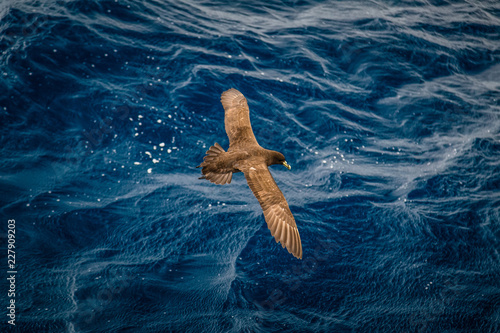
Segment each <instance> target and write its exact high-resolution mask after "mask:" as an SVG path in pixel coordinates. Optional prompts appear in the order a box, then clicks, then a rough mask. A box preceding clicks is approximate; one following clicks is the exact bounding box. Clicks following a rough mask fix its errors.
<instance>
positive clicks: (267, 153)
mask: <svg viewBox="0 0 500 333" xmlns="http://www.w3.org/2000/svg"><path fill="white" fill-rule="evenodd" d="M221 103H222V106H223V107H224V111H225V116H224V125H225V128H226V133H227V136H228V137H229V149H228V150H227V151H225V150H224V149H223V148H222V147H221V146H220V145H219V144H218V143H215V144H214V145H213V146H212V147H210V148H209V149H208V151H207V152H206V155H205V157H204V158H203V163H201V164H200V165H199V166H198V168H199V167H201V168H202V169H201V173H202V174H203V176H202V177H200V179H208V180H209V181H211V182H212V183H215V184H219V185H223V184H229V183H231V179H232V177H233V173H236V172H240V171H241V172H243V174H244V175H245V178H246V180H247V183H248V186H249V187H250V189H251V190H252V192H253V194H254V195H255V197H256V198H257V200H258V201H259V203H260V206H261V207H262V210H263V212H264V218H265V219H266V222H267V226H268V228H269V230H270V231H271V235H272V236H273V237H274V239H275V240H276V242H280V243H281V246H283V247H286V249H287V250H288V252H290V253H291V254H292V255H293V256H295V257H296V258H298V259H302V243H301V241H300V235H299V230H298V229H297V224H296V223H295V219H294V218H293V215H292V212H291V211H290V208H289V207H288V203H287V201H286V199H285V197H284V196H283V193H282V192H281V190H280V189H279V187H278V185H276V182H275V181H274V179H273V176H272V175H271V173H270V172H269V169H268V167H269V166H270V165H273V164H282V165H284V166H285V167H286V168H287V169H288V170H290V169H291V167H290V165H288V163H287V162H286V160H285V156H283V154H281V153H279V152H277V151H273V150H268V149H264V148H262V147H261V146H260V145H259V144H258V143H257V139H255V135H254V134H253V131H252V125H251V124H250V110H249V109H248V104H247V100H246V98H245V96H243V94H242V93H241V92H239V91H238V90H236V89H229V90H227V91H225V92H223V93H222V95H221Z"/></svg>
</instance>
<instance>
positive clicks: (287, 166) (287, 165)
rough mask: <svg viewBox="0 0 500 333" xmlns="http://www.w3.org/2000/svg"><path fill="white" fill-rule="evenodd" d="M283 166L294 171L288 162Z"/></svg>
mask: <svg viewBox="0 0 500 333" xmlns="http://www.w3.org/2000/svg"><path fill="white" fill-rule="evenodd" d="M283 165H284V166H285V168H287V169H288V170H291V169H292V167H291V166H290V164H288V163H286V161H285V162H283Z"/></svg>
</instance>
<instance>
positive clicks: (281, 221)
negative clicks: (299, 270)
mask: <svg viewBox="0 0 500 333" xmlns="http://www.w3.org/2000/svg"><path fill="white" fill-rule="evenodd" d="M242 169H243V170H242V171H243V173H244V174H245V178H246V179H247V182H248V186H249V187H250V189H251V190H252V192H253V194H254V195H255V197H256V198H257V200H259V203H260V206H261V207H262V210H263V211H264V217H265V219H266V222H267V226H268V228H269V230H270V231H271V235H273V236H274V239H275V240H276V242H280V243H281V246H283V247H286V249H287V250H288V252H290V253H291V254H293V256H295V257H296V258H299V259H302V243H301V241H300V235H299V230H298V229H297V224H296V223H295V219H294V218H293V215H292V212H291V211H290V208H289V207H288V203H287V202H286V199H285V197H284V196H283V193H282V192H281V190H280V189H279V187H278V185H276V182H275V181H274V179H273V176H272V175H271V173H270V172H269V169H268V168H267V165H266V164H264V163H260V164H251V165H247V166H245V167H244V168H242Z"/></svg>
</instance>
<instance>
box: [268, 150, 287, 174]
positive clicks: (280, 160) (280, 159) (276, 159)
mask: <svg viewBox="0 0 500 333" xmlns="http://www.w3.org/2000/svg"><path fill="white" fill-rule="evenodd" d="M273 164H282V165H284V166H285V168H287V169H288V170H290V169H292V167H291V166H290V164H288V163H287V162H286V160H285V156H284V155H283V154H282V153H279V152H277V151H271V156H270V161H269V162H268V165H273Z"/></svg>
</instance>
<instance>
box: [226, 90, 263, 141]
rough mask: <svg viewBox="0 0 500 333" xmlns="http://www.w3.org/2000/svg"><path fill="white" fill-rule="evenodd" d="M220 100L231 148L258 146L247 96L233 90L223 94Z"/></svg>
mask: <svg viewBox="0 0 500 333" xmlns="http://www.w3.org/2000/svg"><path fill="white" fill-rule="evenodd" d="M220 100H221V103H222V106H223V107H224V111H225V115H224V125H225V127H226V133H227V136H228V137H229V146H230V147H231V146H233V147H234V146H239V145H258V143H257V139H255V135H254V134H253V131H252V125H251V124H250V110H249V109H248V104H247V100H246V98H245V96H243V94H242V93H240V92H239V91H238V90H236V89H233V88H231V89H229V90H226V91H224V92H223V93H222V95H221V98H220Z"/></svg>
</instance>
